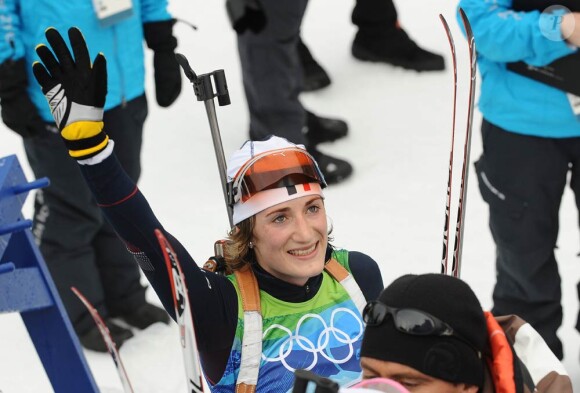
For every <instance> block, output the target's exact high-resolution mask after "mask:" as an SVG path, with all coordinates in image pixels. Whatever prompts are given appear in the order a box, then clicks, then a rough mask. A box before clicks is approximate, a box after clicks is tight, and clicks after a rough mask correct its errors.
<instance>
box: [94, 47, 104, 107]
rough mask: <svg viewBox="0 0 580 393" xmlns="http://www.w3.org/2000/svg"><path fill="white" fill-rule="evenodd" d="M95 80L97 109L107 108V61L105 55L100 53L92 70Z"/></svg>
mask: <svg viewBox="0 0 580 393" xmlns="http://www.w3.org/2000/svg"><path fill="white" fill-rule="evenodd" d="M92 73H93V75H94V76H93V78H94V80H95V98H94V103H95V106H96V107H97V108H104V107H105V99H106V98H107V83H108V81H107V59H106V58H105V55H104V54H102V53H99V54H98V55H97V57H95V61H94V62H93V68H92Z"/></svg>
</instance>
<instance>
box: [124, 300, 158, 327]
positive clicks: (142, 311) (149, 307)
mask: <svg viewBox="0 0 580 393" xmlns="http://www.w3.org/2000/svg"><path fill="white" fill-rule="evenodd" d="M117 318H119V319H120V320H122V321H123V322H125V323H127V324H129V325H131V326H133V327H136V328H138V329H145V328H147V327H149V326H150V325H153V324H154V323H156V322H163V323H169V315H168V314H167V312H166V311H165V310H164V309H162V308H159V307H157V306H154V305H153V304H150V303H145V304H143V305H142V306H140V307H139V308H137V309H136V310H135V311H133V312H132V313H129V314H123V315H120V316H118V317H117Z"/></svg>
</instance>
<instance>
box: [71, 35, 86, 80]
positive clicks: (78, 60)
mask: <svg viewBox="0 0 580 393" xmlns="http://www.w3.org/2000/svg"><path fill="white" fill-rule="evenodd" d="M68 39H69V41H70V46H71V48H72V51H73V54H74V57H75V59H74V62H75V64H76V69H77V70H78V71H79V72H81V73H83V74H84V76H85V78H86V75H87V74H88V73H89V71H90V70H91V55H90V54H89V48H87V44H86V43H85V39H84V37H83V33H81V31H80V30H79V29H77V28H71V29H69V31H68ZM67 53H68V50H67ZM68 55H69V56H70V54H68Z"/></svg>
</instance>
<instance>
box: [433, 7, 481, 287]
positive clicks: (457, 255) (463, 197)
mask: <svg viewBox="0 0 580 393" xmlns="http://www.w3.org/2000/svg"><path fill="white" fill-rule="evenodd" d="M459 14H460V17H461V20H462V22H463V25H464V27H465V34H466V37H467V43H468V47H469V67H470V69H469V71H470V80H469V102H468V107H467V125H466V127H465V142H464V145H463V165H462V170H461V183H460V189H459V205H458V207H457V223H456V226H455V242H454V247H453V262H452V264H451V269H449V266H448V256H447V254H448V245H449V212H450V204H451V179H452V175H453V146H454V143H455V116H456V108H457V55H456V53H455V43H454V41H453V37H452V34H451V31H450V29H449V25H448V24H447V21H446V20H445V18H444V17H443V16H442V15H439V18H440V19H441V22H442V23H443V27H444V28H445V32H446V34H447V38H448V40H449V45H450V46H451V52H452V57H453V74H454V93H453V126H452V136H451V153H450V158H449V176H448V180H447V200H446V209H445V223H444V233H443V257H442V260H441V272H442V273H443V274H450V275H452V276H454V277H459V275H460V274H461V256H462V250H463V232H464V228H465V209H466V205H467V181H468V178H469V160H470V152H471V134H472V129H473V110H474V108H473V106H474V101H475V83H476V75H477V63H476V57H477V55H476V51H475V39H474V38H473V31H472V29H471V24H470V23H469V19H468V18H467V16H466V15H465V12H464V11H463V9H461V8H460V9H459Z"/></svg>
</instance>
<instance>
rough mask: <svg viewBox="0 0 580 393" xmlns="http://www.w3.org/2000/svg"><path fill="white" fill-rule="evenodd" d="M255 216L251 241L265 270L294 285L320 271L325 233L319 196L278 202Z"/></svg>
mask: <svg viewBox="0 0 580 393" xmlns="http://www.w3.org/2000/svg"><path fill="white" fill-rule="evenodd" d="M255 218H256V223H255V226H254V233H253V238H252V243H253V244H254V252H255V255H256V260H257V261H258V263H259V264H260V266H261V267H262V268H263V269H264V270H266V271H267V272H268V273H270V274H271V275H273V276H274V277H276V278H279V279H281V280H284V281H286V282H289V283H291V284H294V285H304V284H305V283H306V281H307V280H308V279H309V278H310V277H313V276H316V275H318V274H320V273H321V272H322V270H323V269H324V257H325V254H326V246H327V244H328V235H327V224H326V210H325V209H324V201H323V200H322V198H321V197H320V196H305V197H301V198H297V199H294V200H291V201H288V202H284V203H280V204H278V205H275V206H272V207H270V208H268V209H266V210H264V211H262V212H260V213H258V214H256V216H255Z"/></svg>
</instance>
